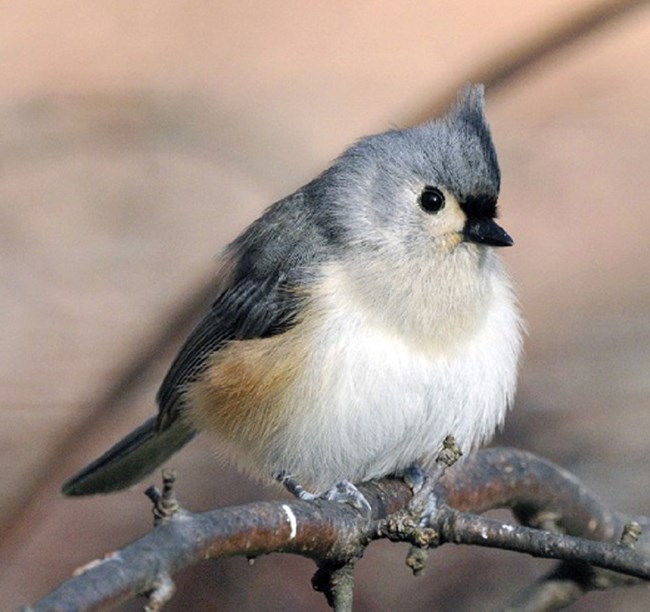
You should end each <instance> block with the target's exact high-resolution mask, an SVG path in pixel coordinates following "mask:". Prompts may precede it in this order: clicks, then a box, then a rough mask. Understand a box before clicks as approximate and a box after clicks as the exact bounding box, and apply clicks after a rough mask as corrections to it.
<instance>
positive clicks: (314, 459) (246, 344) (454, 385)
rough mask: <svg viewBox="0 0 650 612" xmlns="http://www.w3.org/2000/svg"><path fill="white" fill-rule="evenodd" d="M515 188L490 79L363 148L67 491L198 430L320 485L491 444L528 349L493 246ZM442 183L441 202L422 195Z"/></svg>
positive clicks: (263, 255) (145, 467)
mask: <svg viewBox="0 0 650 612" xmlns="http://www.w3.org/2000/svg"><path fill="white" fill-rule="evenodd" d="M499 181H500V175H499V167H498V164H497V158H496V153H495V151H494V147H493V145H492V140H491V137H490V132H489V128H488V127H487V124H486V122H485V118H484V115H483V93H482V88H480V87H470V88H468V89H467V90H466V91H465V92H464V94H463V96H462V97H461V98H460V99H459V102H458V104H457V105H456V106H455V107H454V108H453V109H452V110H451V111H450V112H449V113H448V114H447V115H446V116H445V117H443V118H442V119H439V120H437V121H433V122H430V123H427V124H424V125H422V126H418V127H415V128H410V129H406V130H393V131H389V132H386V133H384V134H380V135H377V136H371V137H367V138H364V139H362V140H360V141H359V142H357V143H356V144H355V145H353V146H352V147H351V148H350V149H349V150H348V151H346V152H345V153H344V154H343V155H342V156H341V157H340V158H339V159H338V160H336V162H335V163H334V164H333V165H332V166H331V167H330V168H329V169H328V170H326V171H325V172H324V173H323V174H322V175H321V176H319V177H318V178H317V179H315V180H314V181H312V182H311V183H309V184H308V185H306V186H304V187H303V188H301V189H300V190H298V191H297V192H296V193H295V194H293V195H291V196H289V197H288V198H286V199H284V200H282V201H280V202H278V203H276V204H274V205H273V206H272V207H271V208H269V209H268V210H267V211H266V213H265V214H264V215H263V216H262V217H260V219H258V220H257V221H256V222H254V223H253V224H252V225H251V226H250V227H249V228H248V229H247V230H246V231H245V232H244V233H243V234H242V235H241V236H240V237H239V238H237V239H236V240H235V241H234V242H233V243H232V244H231V245H230V246H229V247H228V249H227V252H226V257H225V261H226V262H227V263H226V264H225V265H224V267H223V269H222V272H221V279H220V290H219V294H218V296H217V299H216V301H215V302H214V304H213V306H212V308H211V310H210V311H209V312H208V313H207V314H206V316H205V317H204V319H203V320H202V321H201V322H200V323H199V325H198V326H197V328H196V329H195V330H194V332H193V333H192V334H191V335H190V337H189V338H188V340H187V342H186V343H185V345H184V346H183V347H182V349H181V351H180V353H179V355H178V357H177V358H176V360H175V361H174V363H173V364H172V367H171V369H170V371H169V373H168V374H167V377H166V378H165V380H164V381H163V384H162V386H161V389H160V391H159V394H158V403H159V415H158V418H157V421H156V422H155V423H154V422H153V421H151V422H149V424H148V425H147V424H145V425H144V426H143V427H142V428H140V429H141V431H140V433H139V434H137V435H133V434H132V435H131V437H130V438H128V439H127V441H128V443H125V442H122V443H118V445H116V447H114V448H113V449H111V450H109V451H108V452H107V453H106V454H105V455H104V456H102V457H101V458H100V459H99V460H97V461H96V462H95V463H94V464H91V465H90V466H89V467H88V468H86V469H85V470H84V471H82V472H81V473H80V474H79V475H78V476H76V477H74V478H73V479H71V480H70V481H68V483H66V485H64V492H65V493H67V494H71V495H77V494H89V493H96V492H106V491H109V490H115V489H119V488H123V487H125V486H128V485H130V484H132V483H133V482H135V481H137V480H138V479H140V478H141V477H142V476H143V475H144V474H145V473H147V472H149V471H151V470H153V469H154V468H155V467H156V466H157V465H158V463H160V462H161V461H162V460H164V459H165V458H167V457H168V456H169V455H171V454H172V453H173V452H175V450H177V449H178V448H180V446H182V445H183V444H184V443H186V442H187V441H188V440H189V439H190V438H191V437H192V436H193V435H194V432H195V431H196V430H206V431H208V432H209V433H211V434H212V435H213V436H214V437H215V438H216V441H217V448H219V449H220V450H222V451H223V452H224V454H226V455H227V456H229V457H230V458H232V459H233V460H234V461H235V462H236V463H237V464H238V465H239V466H240V467H242V468H244V469H246V470H247V471H249V472H251V473H252V474H254V475H256V476H258V477H261V478H268V477H270V475H271V474H272V473H273V472H275V471H280V470H287V471H289V472H291V473H292V474H293V475H294V476H296V478H297V479H298V480H299V481H301V482H302V483H303V484H305V485H308V486H311V487H315V488H316V489H317V490H323V489H325V488H327V487H330V486H332V485H333V484H334V483H335V482H337V481H338V480H342V479H346V480H350V481H359V480H365V479H369V478H374V477H379V476H383V475H387V474H391V473H401V472H402V471H403V470H404V469H406V468H407V467H409V466H410V465H411V464H413V463H414V462H420V463H424V464H426V463H427V462H429V461H431V460H432V458H433V457H434V456H435V453H436V452H437V450H438V449H439V448H440V446H441V444H442V440H443V439H444V438H445V436H447V435H448V434H453V435H455V436H456V438H457V440H458V442H459V444H460V445H461V447H462V448H463V449H464V450H470V449H472V448H474V447H475V446H477V445H478V444H480V443H482V442H484V441H486V440H488V439H489V438H490V437H491V436H492V434H493V433H494V431H495V429H496V428H497V427H498V426H499V424H500V423H501V422H502V421H503V418H504V415H505V413H506V410H507V407H508V405H509V404H510V403H511V402H512V399H513V396H514V392H515V387H516V371H517V361H518V357H519V353H520V349H521V331H520V321H519V314H518V311H517V306H516V300H515V298H514V295H513V292H512V289H511V286H510V282H509V280H508V277H507V275H506V273H505V272H504V270H503V268H502V266H501V263H500V261H499V259H498V258H497V256H496V253H495V252H494V249H493V247H494V246H507V245H509V244H511V240H510V238H509V236H508V235H507V234H506V233H505V232H504V231H503V230H502V229H501V228H500V227H499V226H498V225H496V223H495V222H494V217H495V216H496V201H497V197H498V192H499ZM425 187H426V188H427V189H435V190H436V194H439V195H440V197H441V198H442V201H443V202H444V205H443V206H442V207H441V208H440V210H437V211H432V210H427V209H426V207H424V206H422V205H421V204H422V200H421V198H422V193H423V190H425ZM170 432H171V433H170ZM172 434H173V435H172ZM134 466H137V467H138V469H135V467H134Z"/></svg>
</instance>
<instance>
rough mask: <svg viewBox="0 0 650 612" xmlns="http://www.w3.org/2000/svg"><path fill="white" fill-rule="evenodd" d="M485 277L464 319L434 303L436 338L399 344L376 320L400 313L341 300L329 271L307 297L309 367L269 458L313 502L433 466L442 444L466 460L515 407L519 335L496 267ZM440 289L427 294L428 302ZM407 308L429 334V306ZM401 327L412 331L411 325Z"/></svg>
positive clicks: (337, 277)
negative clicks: (340, 485) (313, 325)
mask: <svg viewBox="0 0 650 612" xmlns="http://www.w3.org/2000/svg"><path fill="white" fill-rule="evenodd" d="M486 274H487V275H488V276H487V278H486V279H483V280H482V281H481V288H480V289H479V288H478V285H477V289H476V291H477V292H480V296H478V297H476V296H475V297H476V300H475V303H470V304H469V306H467V309H469V310H471V311H472V312H463V313H462V314H463V316H462V317H461V316H459V313H458V312H457V313H446V312H445V311H444V308H443V307H442V306H440V305H439V304H438V305H436V304H435V301H436V300H435V299H434V298H432V299H431V307H433V308H435V307H438V308H439V312H438V313H437V316H438V317H441V318H439V320H438V323H437V325H438V332H439V333H436V330H435V329H433V330H427V329H423V330H421V333H419V334H418V333H407V334H405V333H403V332H402V331H401V328H400V326H399V325H396V326H391V325H389V324H388V321H387V320H386V319H385V318H384V314H385V315H386V316H387V317H388V319H390V318H391V316H392V315H391V309H392V308H396V307H399V305H397V304H391V303H390V299H387V300H386V302H385V303H377V304H375V305H374V307H369V306H368V303H367V300H364V299H361V300H357V299H356V297H355V296H354V292H352V293H351V292H350V286H349V284H348V282H347V281H348V279H347V277H345V278H344V277H343V276H342V275H341V273H340V271H339V270H336V269H333V270H331V271H330V273H329V275H328V276H327V277H326V278H325V281H324V283H323V284H322V287H321V290H320V292H319V295H318V296H317V297H316V299H317V300H319V304H318V307H319V308H321V309H322V315H321V317H320V323H319V325H318V328H317V331H316V332H315V333H314V337H313V338H312V349H311V351H310V355H309V358H308V359H309V363H308V364H306V365H307V367H305V368H304V372H305V374H304V375H303V376H301V377H300V378H299V379H298V380H296V381H295V383H294V384H293V385H292V387H291V390H290V392H289V393H288V395H287V397H286V401H287V402H288V403H289V404H293V405H294V408H293V409H291V410H290V411H289V412H290V413H291V414H292V415H293V416H292V419H291V424H290V426H289V427H288V428H286V429H285V430H284V431H283V433H282V435H281V436H280V437H279V438H278V439H277V440H276V441H275V444H274V447H275V448H274V449H273V452H272V455H273V457H269V460H270V461H271V462H273V458H274V457H278V458H281V461H282V465H278V466H277V469H285V470H288V471H290V472H291V473H293V474H294V475H296V476H297V477H298V478H299V480H301V481H302V482H305V483H309V484H310V485H311V486H314V487H316V488H317V489H319V490H320V489H324V488H327V487H330V486H331V485H332V484H334V483H335V482H336V481H337V480H341V479H347V480H350V481H360V480H367V479H370V478H375V477H379V476H384V475H387V474H391V473H399V472H400V471H401V470H403V469H404V468H406V467H408V466H409V465H411V464H412V463H413V462H415V461H422V462H424V463H427V462H431V461H432V460H433V459H434V458H435V455H436V454H437V452H438V450H439V449H440V447H441V445H442V440H443V439H444V438H445V437H446V436H447V435H449V434H452V435H454V436H455V437H456V440H457V442H458V443H459V444H460V446H461V448H462V449H463V450H464V451H465V452H467V451H469V450H471V449H472V448H474V447H475V446H476V445H478V444H480V443H482V442H485V441H486V440H488V439H489V438H490V437H491V436H492V435H493V433H494V431H495V429H496V428H497V427H498V426H499V425H500V424H501V423H502V421H503V418H504V415H505V412H506V410H507V407H508V405H509V404H510V403H511V402H512V399H513V395H514V392H515V387H516V370H517V360H518V357H519V352H520V347H521V331H520V321H519V315H518V312H517V307H516V303H515V300H514V297H513V294H512V291H511V288H510V285H509V283H508V281H507V277H506V276H505V273H504V272H503V271H502V269H501V267H500V265H498V262H497V263H496V264H495V265H491V266H490V268H489V269H488V270H487V271H486ZM405 282H408V284H409V285H411V286H414V285H413V279H408V281H405ZM416 284H418V283H417V282H416ZM420 284H421V283H420ZM427 285H428V283H426V282H425V283H424V285H423V286H425V287H426V286H427ZM439 289H440V288H439V287H437V288H436V287H435V286H434V287H431V291H432V292H433V293H434V294H435V292H436V291H438V292H439ZM366 297H367V296H366ZM412 298H413V299H411V302H410V304H409V296H408V294H404V298H403V299H404V300H406V302H405V303H404V304H402V311H408V309H409V306H413V307H414V312H419V313H420V314H418V315H417V316H418V318H419V319H422V320H423V321H424V322H426V324H427V325H429V324H430V322H431V321H434V322H435V321H436V316H435V315H436V313H433V315H431V316H429V315H430V314H431V313H429V314H428V315H426V316H424V317H422V316H421V312H420V311H421V310H422V309H423V308H425V309H426V308H427V307H428V306H427V304H426V303H423V304H415V303H414V301H413V300H416V299H422V296H414V297H413V296H412ZM468 299H469V298H468ZM470 302H471V300H470ZM382 313H383V314H382ZM454 314H455V316H456V318H457V319H458V320H459V321H460V320H462V321H463V324H462V325H461V324H459V323H456V325H457V326H458V328H457V329H456V337H454V334H453V331H454V330H453V329H452V330H451V333H450V332H449V330H448V329H447V327H448V326H446V325H445V320H446V319H445V317H449V316H453V315H454ZM393 318H394V316H393ZM401 323H404V324H406V325H407V327H408V325H411V324H413V325H411V327H413V326H415V328H416V329H417V324H416V323H414V322H413V321H408V317H407V318H406V319H404V320H401ZM452 327H453V326H452ZM409 329H410V327H409Z"/></svg>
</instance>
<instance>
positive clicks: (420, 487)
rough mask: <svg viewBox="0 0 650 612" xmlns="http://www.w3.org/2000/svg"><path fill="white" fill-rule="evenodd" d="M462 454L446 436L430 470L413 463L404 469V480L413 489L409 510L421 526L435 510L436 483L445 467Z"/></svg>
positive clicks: (453, 441) (452, 440)
mask: <svg viewBox="0 0 650 612" xmlns="http://www.w3.org/2000/svg"><path fill="white" fill-rule="evenodd" d="M462 454H463V452H462V451H461V450H460V447H459V446H458V445H457V444H456V440H455V439H454V437H453V436H447V437H446V438H445V440H444V442H443V447H442V450H441V451H440V453H438V456H437V457H436V463H435V464H434V466H433V468H432V469H431V470H429V471H425V470H423V469H422V467H421V466H419V465H417V464H413V465H411V466H410V467H408V468H407V469H406V470H405V472H404V474H403V478H404V482H405V483H406V484H407V485H408V486H409V487H410V488H411V490H412V491H413V497H412V498H411V501H410V502H409V511H410V512H411V514H412V515H413V516H416V517H419V523H420V525H421V526H422V527H424V526H426V525H427V524H428V522H429V519H430V517H431V516H433V515H434V514H435V512H436V510H437V500H436V496H435V494H434V489H435V487H436V485H437V484H438V482H439V481H440V479H441V478H442V476H443V474H444V473H445V471H446V469H447V468H448V467H450V466H452V465H453V464H454V463H456V461H458V459H460V457H461V456H462Z"/></svg>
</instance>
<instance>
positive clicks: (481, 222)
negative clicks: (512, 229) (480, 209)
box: [463, 217, 514, 247]
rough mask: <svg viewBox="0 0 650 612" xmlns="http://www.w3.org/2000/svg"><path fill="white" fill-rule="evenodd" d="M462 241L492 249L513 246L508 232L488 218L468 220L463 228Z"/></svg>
mask: <svg viewBox="0 0 650 612" xmlns="http://www.w3.org/2000/svg"><path fill="white" fill-rule="evenodd" d="M463 239H464V240H465V241H466V242H475V243H477V244H485V245H487V246H493V247H504V246H512V245H513V244H514V242H513V240H512V238H510V236H509V234H508V232H506V230H504V229H503V228H502V227H501V226H499V225H497V224H496V222H495V221H494V219H491V218H489V217H479V218H469V219H467V221H466V222H465V227H464V228H463Z"/></svg>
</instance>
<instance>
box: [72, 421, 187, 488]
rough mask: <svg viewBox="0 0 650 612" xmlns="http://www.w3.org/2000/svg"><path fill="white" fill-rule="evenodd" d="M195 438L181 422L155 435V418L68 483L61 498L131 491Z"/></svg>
mask: <svg viewBox="0 0 650 612" xmlns="http://www.w3.org/2000/svg"><path fill="white" fill-rule="evenodd" d="M195 435H196V432H195V431H194V430H193V429H191V428H190V427H189V426H188V425H187V424H186V423H185V422H183V419H176V421H174V422H173V423H171V425H169V427H167V428H166V429H164V430H163V431H156V417H152V418H150V419H149V420H147V421H145V422H144V423H143V424H142V425H140V427H138V428H137V429H135V430H134V431H132V432H131V433H130V434H129V435H128V436H126V438H124V439H123V440H120V441H119V442H118V443H117V444H116V445H115V446H113V447H112V448H110V449H109V450H108V451H106V452H105V453H104V454H103V455H102V456H101V457H99V458H97V459H95V461H93V462H92V463H91V464H89V465H87V466H86V467H85V468H84V469H83V470H81V471H80V472H79V473H78V474H76V475H74V476H73V477H72V478H70V479H68V480H67V481H66V482H65V483H64V484H63V487H62V489H61V490H62V491H63V494H64V495H69V496H76V495H94V494H96V493H112V492H113V491H119V490H121V489H125V488H126V487H130V486H131V485H133V484H135V483H137V482H139V481H140V480H142V479H143V478H144V477H145V476H147V475H149V474H151V472H153V471H154V470H155V469H156V468H157V467H158V466H159V465H160V464H161V463H163V462H164V461H165V460H166V459H168V458H169V457H171V455H173V454H174V453H175V452H176V451H178V450H180V448H181V447H183V446H184V445H185V444H187V443H188V442H189V441H190V440H191V439H192V438H193V437H194V436H195Z"/></svg>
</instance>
